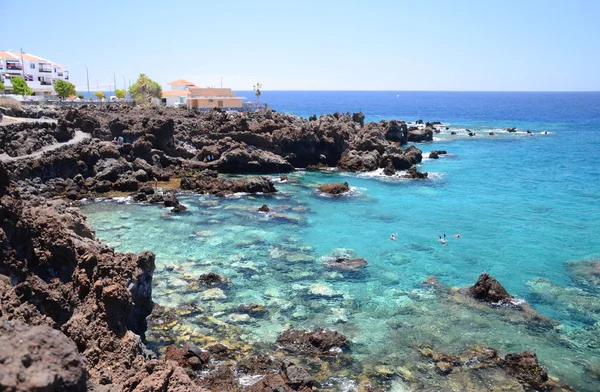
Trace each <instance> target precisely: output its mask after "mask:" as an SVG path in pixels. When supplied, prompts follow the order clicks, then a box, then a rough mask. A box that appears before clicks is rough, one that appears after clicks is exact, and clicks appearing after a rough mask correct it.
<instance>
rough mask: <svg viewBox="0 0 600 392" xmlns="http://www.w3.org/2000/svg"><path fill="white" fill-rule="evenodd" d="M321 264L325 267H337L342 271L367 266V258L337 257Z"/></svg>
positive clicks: (356, 269)
mask: <svg viewBox="0 0 600 392" xmlns="http://www.w3.org/2000/svg"><path fill="white" fill-rule="evenodd" d="M323 266H324V267H326V268H331V269H337V270H342V271H358V270H360V269H361V268H364V267H366V266H367V260H365V259H360V258H358V259H345V258H341V257H340V258H337V259H331V260H327V261H326V262H324V263H323Z"/></svg>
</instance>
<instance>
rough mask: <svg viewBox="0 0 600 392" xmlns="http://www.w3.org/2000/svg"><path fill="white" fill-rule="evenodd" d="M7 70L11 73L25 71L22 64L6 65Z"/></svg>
mask: <svg viewBox="0 0 600 392" xmlns="http://www.w3.org/2000/svg"><path fill="white" fill-rule="evenodd" d="M6 69H7V70H10V71H21V70H23V66H22V65H21V64H15V63H6Z"/></svg>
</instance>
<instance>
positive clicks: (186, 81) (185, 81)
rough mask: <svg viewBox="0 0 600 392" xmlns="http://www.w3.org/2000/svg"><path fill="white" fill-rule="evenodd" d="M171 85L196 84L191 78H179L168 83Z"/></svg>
mask: <svg viewBox="0 0 600 392" xmlns="http://www.w3.org/2000/svg"><path fill="white" fill-rule="evenodd" d="M167 84H169V85H171V86H181V85H185V86H195V84H194V83H192V82H190V81H189V80H185V79H177V80H174V81H172V82H171V83H167Z"/></svg>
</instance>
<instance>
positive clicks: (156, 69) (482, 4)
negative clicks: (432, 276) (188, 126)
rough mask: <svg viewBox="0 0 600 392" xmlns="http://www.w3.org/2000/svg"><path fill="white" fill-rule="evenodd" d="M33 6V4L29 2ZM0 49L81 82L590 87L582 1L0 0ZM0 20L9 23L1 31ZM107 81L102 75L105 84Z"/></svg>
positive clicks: (590, 48) (595, 6)
mask: <svg viewBox="0 0 600 392" xmlns="http://www.w3.org/2000/svg"><path fill="white" fill-rule="evenodd" d="M36 10H37V11H36ZM0 15H2V24H1V25H2V31H3V33H1V34H0V50H8V49H11V50H13V51H19V50H20V48H22V49H23V51H24V52H26V53H31V54H35V55H38V56H41V57H45V58H47V59H49V60H51V61H54V62H57V63H60V64H64V65H66V66H68V67H69V70H70V75H71V81H72V82H74V83H75V84H76V86H77V88H78V90H86V89H87V83H86V72H85V67H84V66H83V65H78V64H86V65H87V66H88V69H89V79H90V88H91V90H92V91H94V90H96V89H97V88H100V89H101V90H107V89H109V88H108V85H109V84H110V85H111V86H112V84H113V80H114V79H115V76H114V75H113V72H114V73H115V74H116V83H117V88H122V87H123V84H124V82H125V83H126V84H129V80H131V82H133V81H134V80H135V78H136V77H137V76H138V75H139V74H140V73H145V74H146V75H148V76H149V77H151V78H152V79H154V80H156V81H157V82H159V83H160V84H162V85H163V88H168V87H167V83H168V82H170V81H172V80H175V79H179V78H184V79H187V80H190V81H192V82H194V83H196V84H197V85H199V86H203V87H206V86H212V87H219V86H221V78H222V83H223V87H231V88H233V89H234V90H251V89H252V86H253V85H254V84H255V83H257V82H260V83H261V84H262V86H263V89H265V90H394V91H406V90H434V91H600V22H599V19H598V18H599V17H600V1H596V0H588V1H584V0H564V1H555V0H541V1H540V0H526V1H522V0H498V1H497V0H484V1H481V0H473V1H466V0H464V1H461V0H452V1H446V0H439V1H427V0H424V1H416V0H410V1H405V0H390V1H387V0H371V1H364V0H362V1H354V0H344V1H341V0H338V1H329V0H320V1H313V0H303V1H294V0H285V1H282V0H279V1H261V0H244V1H237V0H229V1H210V2H209V1H205V0H190V1H188V0H175V1H164V0H163V1H155V0H118V1H115V0H102V1H84V0H61V1H59V2H57V3H53V2H48V1H47V0H46V1H38V0H28V1H27V2H26V3H22V2H21V1H11V0H0ZM6 32H10V33H8V34H7V33H6ZM110 89H112V87H111V88H110Z"/></svg>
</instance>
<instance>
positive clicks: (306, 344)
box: [277, 328, 348, 355]
mask: <svg viewBox="0 0 600 392" xmlns="http://www.w3.org/2000/svg"><path fill="white" fill-rule="evenodd" d="M347 343H348V339H347V338H346V337H345V336H344V335H342V334H341V333H339V332H336V331H332V330H329V329H323V328H318V329H315V330H313V331H304V330H297V329H293V328H292V329H288V330H287V331H285V332H284V333H282V334H281V335H279V337H278V338H277V344H278V345H279V346H281V347H282V348H283V349H285V350H287V351H290V352H294V353H298V354H306V355H337V354H338V353H339V352H341V350H342V348H344V347H345V346H346V345H347Z"/></svg>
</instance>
